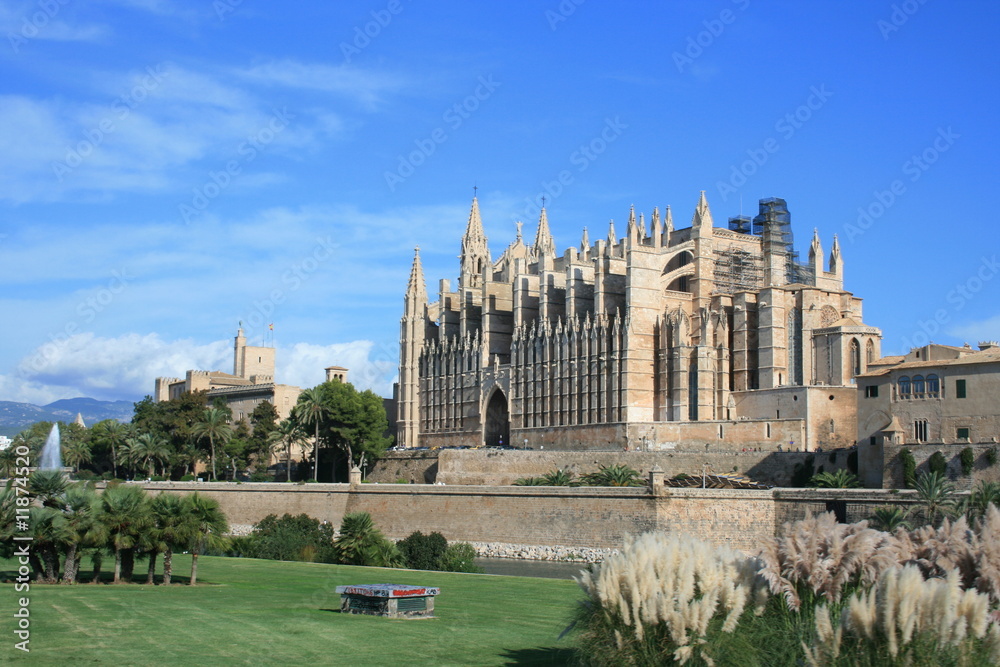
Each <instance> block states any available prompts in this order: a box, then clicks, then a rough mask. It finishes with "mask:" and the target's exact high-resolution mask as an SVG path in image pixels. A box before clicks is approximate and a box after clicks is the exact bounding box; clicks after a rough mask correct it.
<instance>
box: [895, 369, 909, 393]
mask: <svg viewBox="0 0 1000 667" xmlns="http://www.w3.org/2000/svg"><path fill="white" fill-rule="evenodd" d="M896 385H897V386H898V387H899V397H900V398H909V397H910V376H908V375H904V376H903V377H901V378H899V380H898V381H897V382H896Z"/></svg>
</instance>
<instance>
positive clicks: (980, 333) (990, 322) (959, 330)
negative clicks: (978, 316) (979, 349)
mask: <svg viewBox="0 0 1000 667" xmlns="http://www.w3.org/2000/svg"><path fill="white" fill-rule="evenodd" d="M947 334H948V335H949V336H954V337H955V338H959V339H961V340H964V341H966V342H968V343H971V344H972V345H975V344H976V343H978V342H980V341H986V340H1000V315H994V316H993V317H988V318H986V319H985V320H980V321H978V322H966V323H965V324H958V325H956V326H953V327H951V328H950V329H948V331H947Z"/></svg>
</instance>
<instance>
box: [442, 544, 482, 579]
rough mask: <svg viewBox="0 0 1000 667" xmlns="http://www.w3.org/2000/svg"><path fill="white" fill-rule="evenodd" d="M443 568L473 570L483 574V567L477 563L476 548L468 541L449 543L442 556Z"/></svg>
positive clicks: (448, 569)
mask: <svg viewBox="0 0 1000 667" xmlns="http://www.w3.org/2000/svg"><path fill="white" fill-rule="evenodd" d="M441 569H442V570H444V571H446V572H471V573H473V574H482V572H483V568H481V567H478V566H477V565H476V550H475V549H473V548H472V545H471V544H469V543H468V542H456V543H454V544H449V545H448V548H447V549H445V552H444V556H443V557H442V558H441Z"/></svg>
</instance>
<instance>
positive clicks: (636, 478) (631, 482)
mask: <svg viewBox="0 0 1000 667" xmlns="http://www.w3.org/2000/svg"><path fill="white" fill-rule="evenodd" d="M580 481H581V483H582V484H583V485H584V486H644V485H645V482H643V481H642V477H641V476H640V475H639V471H638V470H635V469H633V468H629V467H628V466H627V465H623V464H619V463H616V464H614V465H609V466H600V469H599V470H598V471H597V472H591V473H587V474H586V475H583V476H582V477H581V478H580Z"/></svg>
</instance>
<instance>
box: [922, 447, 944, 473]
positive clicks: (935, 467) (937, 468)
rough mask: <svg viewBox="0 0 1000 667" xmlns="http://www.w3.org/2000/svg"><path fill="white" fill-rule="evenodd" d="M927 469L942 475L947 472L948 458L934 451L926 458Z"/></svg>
mask: <svg viewBox="0 0 1000 667" xmlns="http://www.w3.org/2000/svg"><path fill="white" fill-rule="evenodd" d="M927 469H928V470H930V471H931V472H936V473H937V474H939V475H941V476H942V477H944V476H945V475H947V474H948V459H946V458H945V457H944V454H942V453H941V452H939V451H938V452H934V453H933V454H931V457H930V458H929V459H927Z"/></svg>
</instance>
